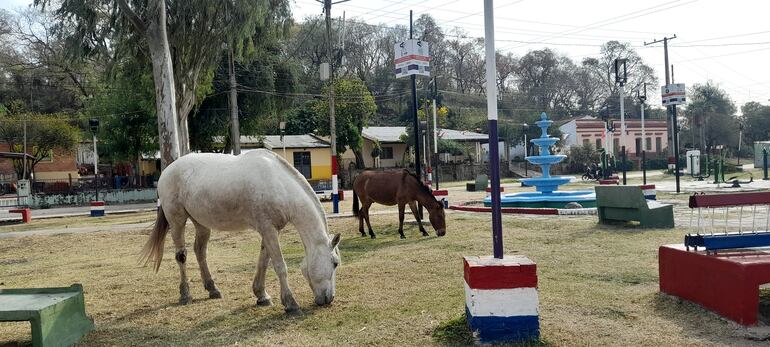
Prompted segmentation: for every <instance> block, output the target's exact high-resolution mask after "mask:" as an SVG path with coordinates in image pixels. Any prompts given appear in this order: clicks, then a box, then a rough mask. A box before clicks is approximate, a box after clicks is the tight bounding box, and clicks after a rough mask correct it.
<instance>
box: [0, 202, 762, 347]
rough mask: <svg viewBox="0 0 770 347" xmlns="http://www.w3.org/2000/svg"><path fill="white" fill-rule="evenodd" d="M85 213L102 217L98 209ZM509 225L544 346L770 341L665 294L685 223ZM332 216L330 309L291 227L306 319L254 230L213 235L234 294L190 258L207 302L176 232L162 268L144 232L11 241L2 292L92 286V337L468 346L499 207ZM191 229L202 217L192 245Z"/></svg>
mask: <svg viewBox="0 0 770 347" xmlns="http://www.w3.org/2000/svg"><path fill="white" fill-rule="evenodd" d="M135 216H136V217H137V218H139V219H142V218H147V216H145V215H135ZM105 220H106V219H105ZM142 220H143V219H142ZM56 221H58V222H59V223H67V224H68V225H78V224H79V223H78V220H77V219H72V220H69V219H67V220H65V219H59V220H56ZM79 221H80V223H92V222H91V219H89V218H87V217H83V218H81V219H80V220H79ZM503 221H504V225H505V245H506V252H507V254H525V255H527V256H529V257H530V258H531V259H533V260H534V261H535V262H537V264H538V275H539V292H540V300H541V306H540V320H541V330H542V341H541V343H542V344H544V345H554V346H562V345H567V346H574V345H616V346H628V345H645V346H687V345H736V344H739V345H766V343H767V342H757V341H753V340H749V339H747V338H746V337H744V335H746V332H745V330H744V329H742V328H739V327H738V326H737V325H735V324H733V323H730V322H727V321H724V320H722V319H720V318H718V317H717V316H716V315H714V314H711V313H709V312H707V311H705V310H703V309H701V308H699V307H698V306H695V305H692V304H689V303H686V302H681V301H679V300H676V299H673V298H670V297H667V296H664V295H660V294H658V282H657V280H658V275H657V269H658V266H657V247H658V246H660V245H662V244H666V243H675V242H681V239H682V235H683V234H684V232H685V231H684V230H642V229H638V228H634V227H625V228H624V227H598V226H597V225H596V221H595V217H562V218H558V219H554V218H545V217H534V216H509V215H506V216H504V217H503ZM51 223H54V222H51ZM329 223H330V228H331V230H332V231H334V232H341V233H342V234H343V240H342V243H341V247H340V251H341V253H342V258H343V259H342V265H341V266H340V269H339V271H338V275H337V298H336V300H335V301H334V303H333V304H332V305H331V306H329V307H323V308H317V307H315V306H314V305H313V303H312V300H313V297H312V294H311V292H310V289H309V287H308V285H307V283H306V282H305V280H304V278H303V277H302V274H301V273H300V271H299V266H298V264H299V262H300V261H301V259H302V254H303V252H302V246H301V242H300V241H299V238H298V237H297V235H296V233H295V232H292V231H291V230H289V231H288V232H287V233H286V235H284V236H283V238H282V245H283V249H284V254H285V256H286V260H287V263H288V265H289V281H290V284H291V286H292V289H293V290H294V293H295V297H296V298H297V300H298V302H299V303H300V306H301V307H302V309H303V310H304V315H302V316H299V317H288V316H286V315H285V314H284V312H283V307H282V306H281V305H280V303H277V302H276V305H275V306H272V307H257V306H256V305H255V302H256V299H255V298H254V296H253V294H252V293H251V281H252V278H253V276H254V270H255V264H256V260H257V253H258V249H259V237H258V236H257V235H256V234H255V233H253V232H221V233H216V232H215V233H214V234H213V235H212V240H211V243H210V245H209V264H210V266H211V269H212V272H213V274H214V277H215V281H217V284H218V286H219V288H220V290H221V291H222V294H223V295H224V298H223V299H221V300H209V299H207V295H206V292H205V290H204V289H203V286H202V284H201V282H200V276H199V274H198V271H197V264H196V262H195V261H194V257H189V258H188V259H191V261H190V262H188V271H189V272H188V273H189V274H190V277H191V281H192V283H191V293H192V295H193V297H194V298H195V302H194V303H193V304H192V305H189V306H179V305H178V304H177V300H178V276H179V275H178V271H177V266H176V264H175V262H174V261H173V250H172V248H171V241H170V240H168V242H167V243H166V246H167V248H166V254H165V259H164V262H163V264H162V266H161V269H160V271H159V272H158V273H157V274H155V273H153V272H152V270H150V268H149V267H142V266H140V265H138V264H137V256H138V254H139V251H140V249H141V247H142V245H143V244H144V242H145V240H146V238H147V235H145V231H142V230H137V231H133V232H121V233H108V232H99V233H90V234H62V235H57V236H47V237H43V236H35V237H25V238H14V239H4V240H0V289H2V288H13V287H46V286H68V285H70V284H71V283H76V282H77V283H82V284H83V286H84V287H85V290H86V293H85V296H86V305H87V308H86V309H87V312H88V314H89V315H90V316H92V317H93V318H94V319H95V321H96V330H95V331H93V332H91V333H90V334H89V335H88V336H87V337H86V338H85V339H84V340H83V341H82V342H81V343H80V344H79V345H81V346H101V345H117V346H129V345H132V346H133V345H141V346H166V345H193V346H213V345H235V344H238V345H248V346H264V345H291V346H306V345H314V346H315V345H320V346H325V345H347V346H358V345H411V346H415V345H463V344H466V343H468V332H467V330H466V329H464V328H463V318H462V314H463V312H464V293H463V280H462V260H461V258H462V256H463V255H487V254H490V253H491V235H490V234H491V233H490V222H489V216H488V215H485V214H464V213H451V214H448V222H447V224H448V226H449V229H448V234H447V236H446V237H443V238H437V237H434V236H431V237H421V236H419V232H418V231H417V230H416V228H415V227H414V226H413V225H410V226H407V227H406V230H405V233H406V235H407V237H408V238H407V239H406V240H400V239H399V238H398V233H397V217H396V216H395V215H377V216H373V217H372V224H373V226H374V227H375V232H377V233H378V235H379V237H378V238H377V239H376V240H371V239H369V238H362V237H360V236H357V229H358V226H357V223H356V222H354V220H353V219H349V218H342V219H331V220H330V221H329ZM50 226H51V225H49V227H50ZM105 228H106V226H105ZM192 235H193V230H192V227H189V228H188V240H187V241H188V245H190V246H191V243H192V237H193V236H192ZM189 252H190V253H192V249H191V247H190V249H189ZM267 287H268V292H269V293H270V294H271V295H272V297H273V298H274V300H275V299H276V298H278V297H279V290H278V283H277V280H276V277H275V275H274V273H273V272H272V270H270V271H269V275H268V280H267ZM28 329H29V328H28V325H27V324H25V323H0V345H3V344H11V345H13V344H15V342H17V341H26V340H29V338H30V337H29V331H28Z"/></svg>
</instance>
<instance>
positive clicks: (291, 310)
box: [284, 307, 304, 317]
mask: <svg viewBox="0 0 770 347" xmlns="http://www.w3.org/2000/svg"><path fill="white" fill-rule="evenodd" d="M284 311H286V314H288V315H289V316H294V317H297V316H301V315H303V314H304V313H303V312H302V310H300V309H299V307H294V308H286V309H285V310H284Z"/></svg>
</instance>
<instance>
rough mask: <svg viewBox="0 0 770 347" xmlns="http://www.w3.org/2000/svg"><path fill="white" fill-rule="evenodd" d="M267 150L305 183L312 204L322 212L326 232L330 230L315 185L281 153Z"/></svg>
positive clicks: (297, 178)
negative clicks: (312, 185)
mask: <svg viewBox="0 0 770 347" xmlns="http://www.w3.org/2000/svg"><path fill="white" fill-rule="evenodd" d="M265 151H266V152H268V153H270V154H272V155H273V156H274V157H275V158H277V159H278V162H279V163H281V164H282V165H283V167H284V168H286V169H287V171H288V172H290V173H291V175H292V176H293V177H294V179H296V180H297V181H298V182H301V183H300V184H302V183H304V185H303V188H304V189H303V190H304V191H305V193H306V194H307V195H308V197H309V198H310V201H311V204H313V206H314V207H315V208H316V210H317V211H318V213H319V214H320V216H321V219H322V220H323V223H324V227H325V228H326V230H325V231H326V233H328V232H329V230H328V229H329V225H328V222H327V220H326V212H325V211H324V209H323V207H322V206H321V203H320V202H319V201H318V197H317V196H316V195H315V191H313V187H311V186H310V183H309V182H308V181H307V179H305V177H304V176H302V174H300V173H299V171H297V169H295V168H294V166H292V165H291V164H289V162H288V161H287V160H286V159H284V158H283V157H281V156H280V155H278V154H276V153H274V152H273V151H271V150H265Z"/></svg>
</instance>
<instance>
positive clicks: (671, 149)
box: [644, 34, 676, 157]
mask: <svg viewBox="0 0 770 347" xmlns="http://www.w3.org/2000/svg"><path fill="white" fill-rule="evenodd" d="M675 38H676V34H674V36H671V37H663V39H660V40H655V41H652V42H646V41H645V42H644V45H645V46H649V45H652V44H655V43H659V42H663V60H664V63H665V68H666V85H669V84H670V83H671V80H670V78H669V76H670V75H669V73H668V66H669V65H668V41H669V40H673V39H675ZM671 109H672V107H671V106H668V107H666V110H667V121H666V123H667V126H668V136H667V140H668V144H667V146H668V155H669V157H673V156H674V140H673V134H674V132H675V129H674V127H673V124H674V119H673V117H672V114H673V111H672V110H671Z"/></svg>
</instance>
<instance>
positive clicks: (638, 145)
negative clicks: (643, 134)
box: [634, 137, 642, 155]
mask: <svg viewBox="0 0 770 347" xmlns="http://www.w3.org/2000/svg"><path fill="white" fill-rule="evenodd" d="M634 153H636V154H637V155H640V154H641V153H642V138H640V137H637V138H636V147H635V150H634Z"/></svg>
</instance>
